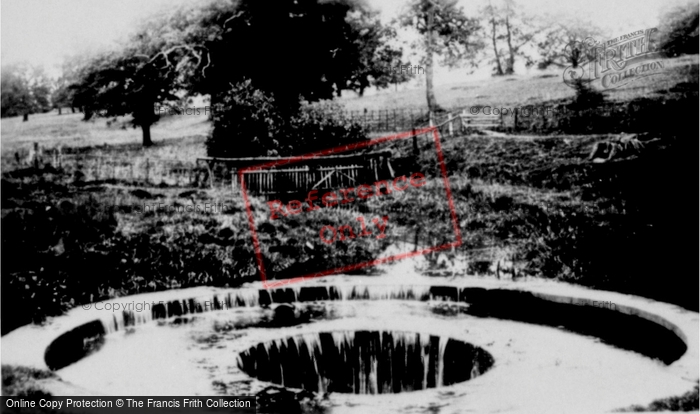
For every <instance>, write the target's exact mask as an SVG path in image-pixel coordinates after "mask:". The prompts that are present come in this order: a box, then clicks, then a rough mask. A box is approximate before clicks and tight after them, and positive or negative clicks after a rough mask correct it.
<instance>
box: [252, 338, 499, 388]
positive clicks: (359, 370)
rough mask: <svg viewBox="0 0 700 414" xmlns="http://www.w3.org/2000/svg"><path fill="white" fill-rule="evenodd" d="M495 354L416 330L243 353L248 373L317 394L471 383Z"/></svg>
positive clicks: (296, 341)
mask: <svg viewBox="0 0 700 414" xmlns="http://www.w3.org/2000/svg"><path fill="white" fill-rule="evenodd" d="M493 362H494V360H493V357H492V356H491V354H489V353H488V352H486V351H484V350H483V349H481V348H478V347H476V346H473V345H471V344H468V343H466V342H462V341H458V340H455V339H452V338H446V337H442V336H435V335H426V334H419V333H412V332H391V331H340V332H321V333H313V334H306V335H302V336H295V337H289V338H285V339H278V340H274V341H270V342H265V343H260V344H258V345H256V346H254V347H251V348H249V349H248V350H246V351H244V352H242V353H240V354H239V359H238V366H239V368H240V369H241V370H242V371H243V372H245V373H246V374H248V375H250V376H252V377H255V378H257V379H259V380H261V381H269V382H272V383H275V384H279V385H282V386H285V387H290V388H303V389H306V390H308V391H313V392H336V393H349V394H391V393H400V392H407V391H418V390H423V389H427V388H435V387H440V386H444V385H451V384H456V383H459V382H464V381H468V380H470V379H472V378H475V377H477V376H479V375H481V374H483V373H484V372H486V371H487V370H488V369H489V368H491V366H492V365H493Z"/></svg>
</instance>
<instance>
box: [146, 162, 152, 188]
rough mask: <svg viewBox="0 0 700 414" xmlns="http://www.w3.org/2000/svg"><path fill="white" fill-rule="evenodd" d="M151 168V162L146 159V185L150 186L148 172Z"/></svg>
mask: <svg viewBox="0 0 700 414" xmlns="http://www.w3.org/2000/svg"><path fill="white" fill-rule="evenodd" d="M150 168H151V164H150V161H149V160H148V158H146V184H148V170H149V169H150Z"/></svg>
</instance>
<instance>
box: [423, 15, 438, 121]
mask: <svg viewBox="0 0 700 414" xmlns="http://www.w3.org/2000/svg"><path fill="white" fill-rule="evenodd" d="M428 7H429V9H428V30H427V32H426V34H425V39H426V40H425V51H426V56H425V60H426V68H425V94H426V98H427V100H428V111H437V110H439V109H440V106H439V105H438V104H437V99H435V90H434V89H433V18H434V15H435V9H434V8H433V5H432V2H428Z"/></svg>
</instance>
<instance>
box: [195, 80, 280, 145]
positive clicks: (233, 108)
mask: <svg viewBox="0 0 700 414" xmlns="http://www.w3.org/2000/svg"><path fill="white" fill-rule="evenodd" d="M212 124H213V125H214V128H213V129H212V132H211V135H210V136H209V137H208V139H207V142H206V145H207V154H209V155H210V156H213V157H224V158H234V157H235V158H238V157H260V156H275V155H278V153H277V148H278V147H279V142H278V141H276V139H275V137H277V135H278V134H277V133H278V128H279V126H280V125H282V124H283V120H282V118H281V117H280V115H279V112H278V110H277V108H276V106H275V102H274V99H272V98H271V97H268V96H266V95H265V94H264V93H263V92H261V91H259V90H257V89H255V88H253V86H252V85H251V82H250V81H249V80H248V81H246V82H242V83H239V84H236V85H235V86H234V87H233V88H232V89H231V90H229V91H228V93H226V94H224V95H223V97H222V98H221V102H218V103H215V104H214V105H213V107H212Z"/></svg>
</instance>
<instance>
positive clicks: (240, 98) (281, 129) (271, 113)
mask: <svg viewBox="0 0 700 414" xmlns="http://www.w3.org/2000/svg"><path fill="white" fill-rule="evenodd" d="M341 109H342V108H341V107H340V106H339V105H337V104H333V103H322V104H315V105H309V104H305V105H301V106H300V107H299V108H298V109H296V110H291V111H290V110H289V109H284V110H283V109H281V108H280V107H279V106H278V105H277V104H276V102H275V100H274V98H272V97H270V96H268V95H265V94H264V93H263V92H261V91H259V90H257V89H255V88H254V87H253V86H252V84H251V82H250V81H246V82H242V83H239V84H237V85H235V86H234V88H232V89H231V90H230V91H228V92H227V93H226V94H225V95H224V96H223V98H222V100H221V102H220V103H217V104H215V105H214V106H213V109H212V114H213V115H212V116H213V119H212V120H213V125H214V128H213V130H212V133H211V135H210V136H209V138H208V140H207V153H208V154H209V155H210V156H213V157H230V158H239V157H263V156H291V155H298V154H304V153H308V152H312V151H319V150H323V149H328V148H332V147H335V146H339V145H347V144H351V143H354V142H359V141H362V140H365V139H367V136H366V134H365V131H364V130H363V128H362V127H361V126H360V125H359V124H357V123H353V122H351V121H349V120H347V119H345V118H343V117H341V116H337V115H338V114H339V112H340V111H341Z"/></svg>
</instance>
